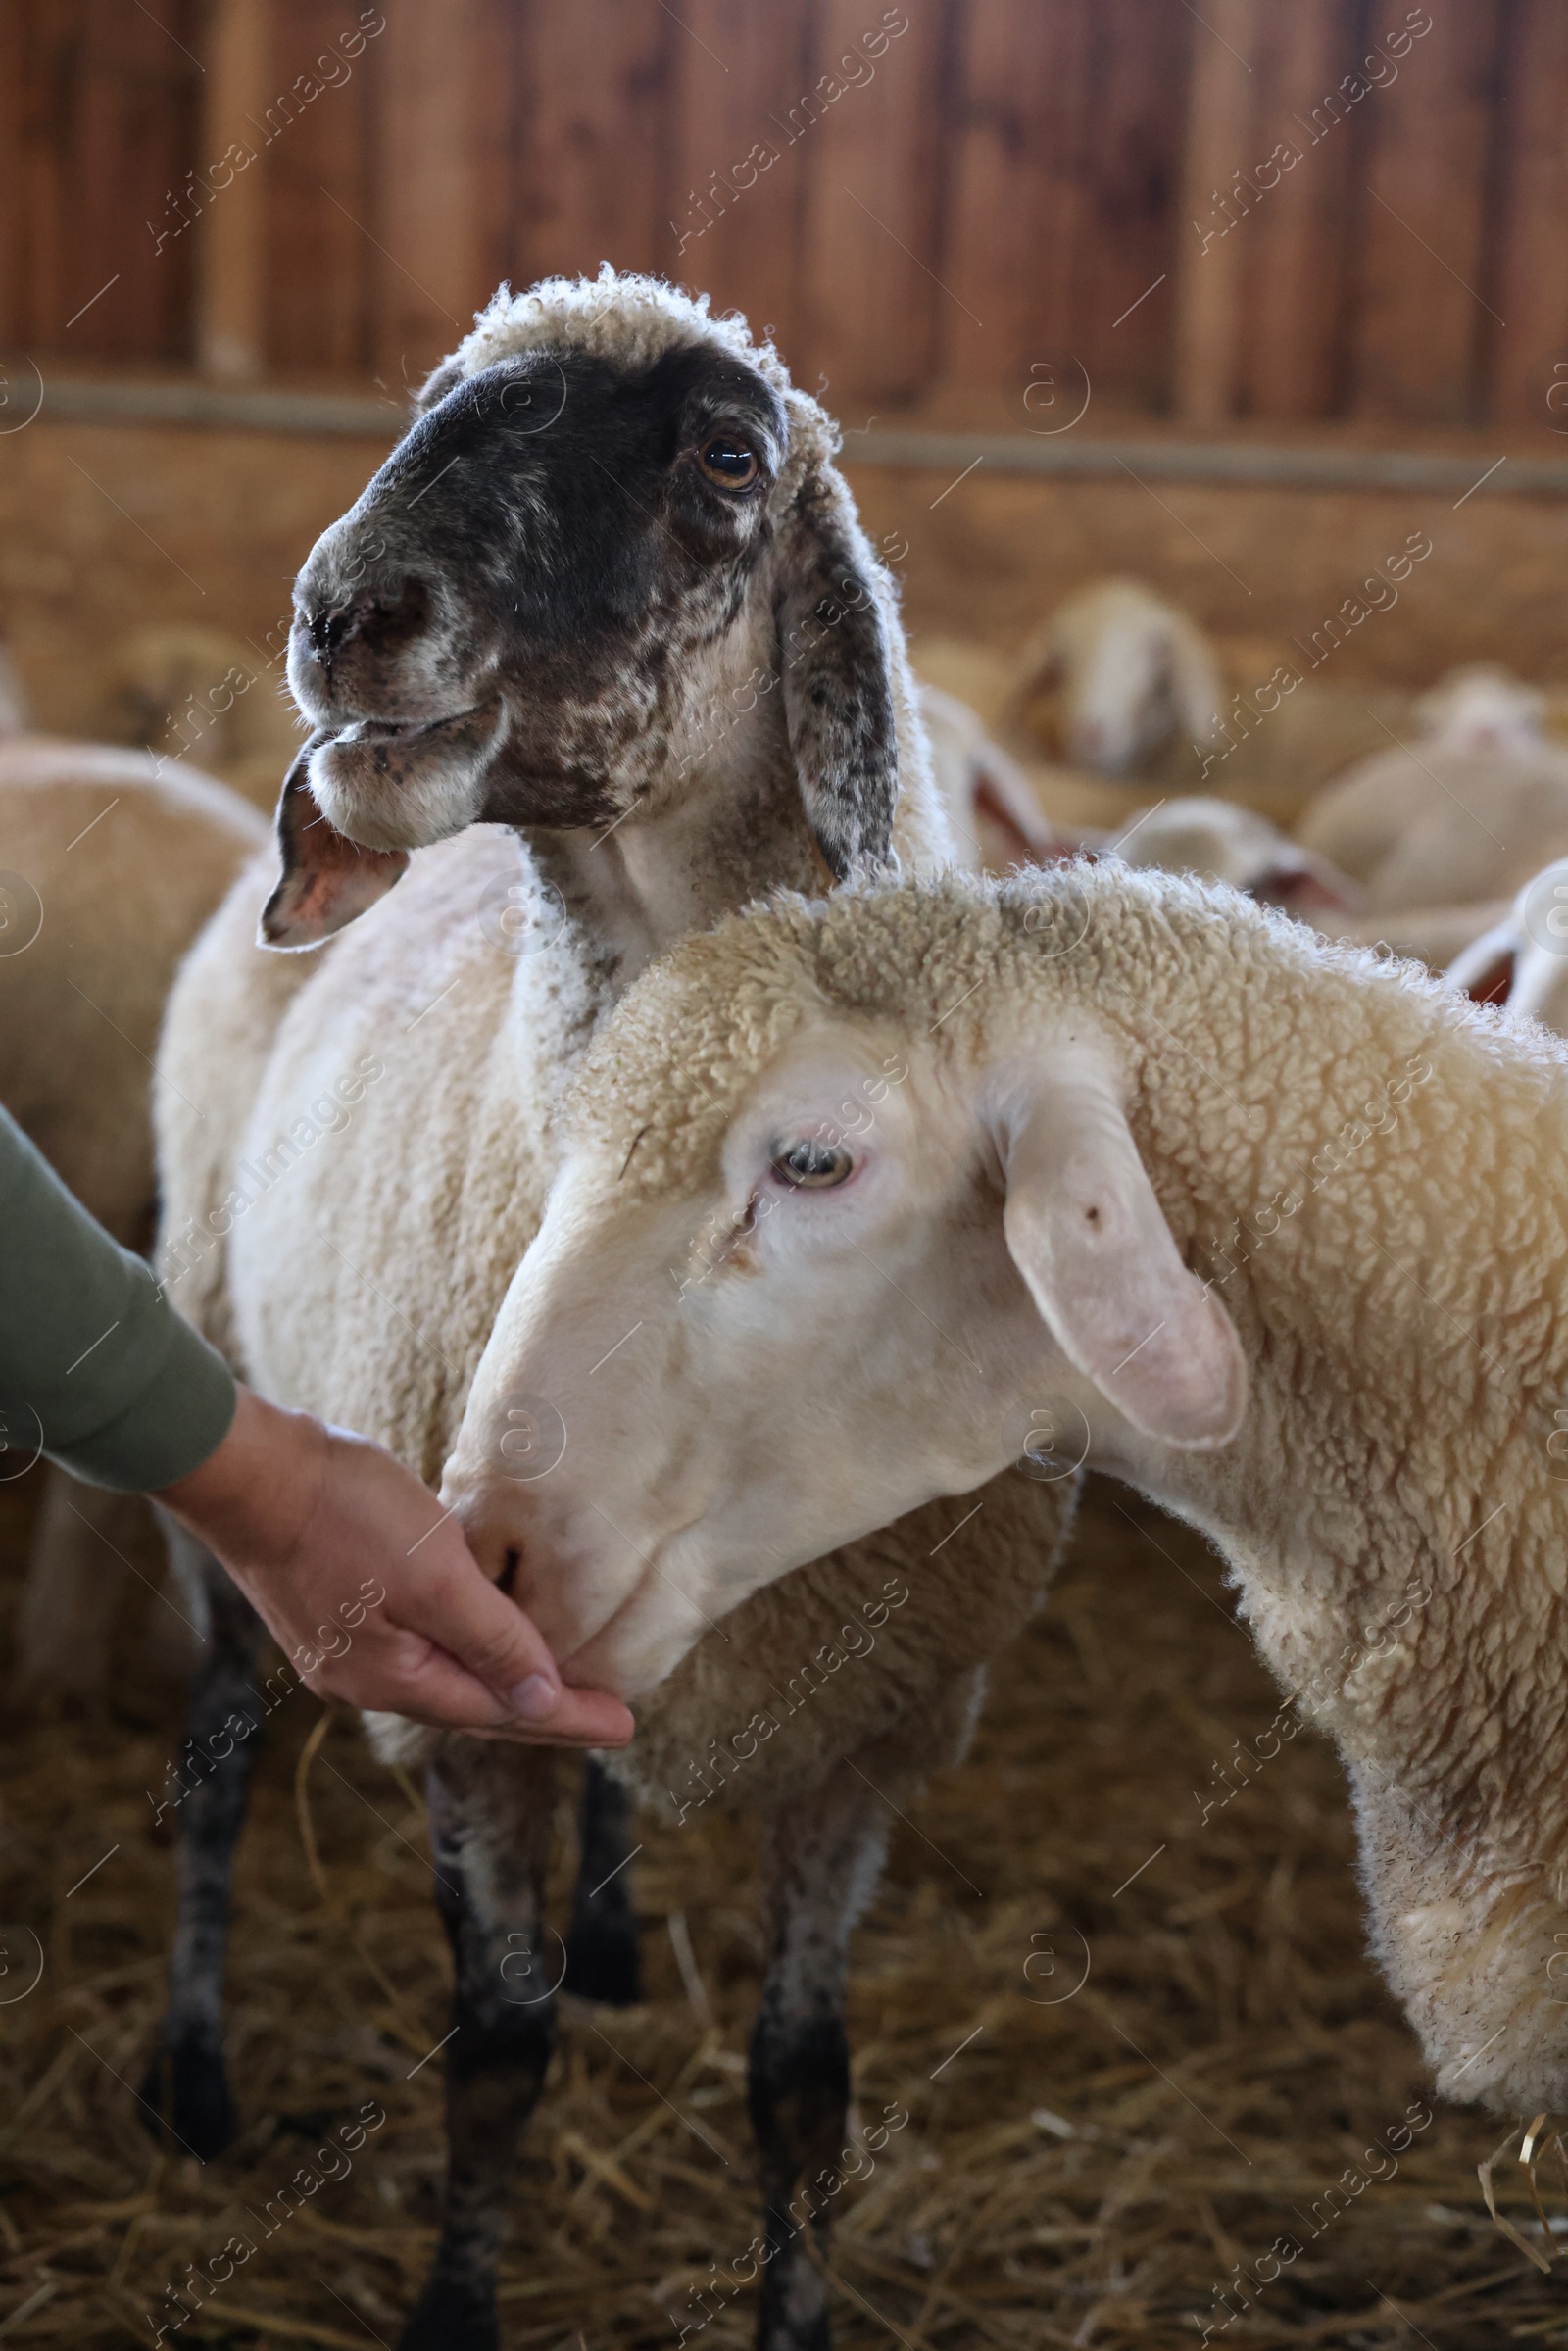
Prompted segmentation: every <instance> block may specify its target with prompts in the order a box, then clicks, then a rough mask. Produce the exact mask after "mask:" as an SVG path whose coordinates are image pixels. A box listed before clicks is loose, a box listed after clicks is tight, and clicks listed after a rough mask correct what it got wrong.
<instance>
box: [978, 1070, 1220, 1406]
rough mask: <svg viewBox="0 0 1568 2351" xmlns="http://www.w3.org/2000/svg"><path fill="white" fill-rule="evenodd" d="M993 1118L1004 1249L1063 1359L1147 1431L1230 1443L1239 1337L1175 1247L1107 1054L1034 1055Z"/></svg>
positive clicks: (1215, 1301) (1214, 1299)
mask: <svg viewBox="0 0 1568 2351" xmlns="http://www.w3.org/2000/svg"><path fill="white" fill-rule="evenodd" d="M993 1123H994V1132H995V1135H996V1141H997V1145H998V1150H999V1152H1000V1155H1001V1157H1002V1161H1003V1165H1004V1167H1005V1172H1006V1180H1007V1205H1006V1211H1005V1220H1004V1229H1005V1234H1006V1240H1007V1248H1008V1249H1009V1251H1010V1252H1011V1256H1012V1260H1013V1263H1014V1264H1015V1265H1016V1266H1017V1268H1018V1271H1019V1272H1020V1273H1021V1274H1022V1276H1023V1278H1024V1280H1025V1282H1026V1283H1027V1284H1028V1286H1029V1292H1030V1295H1031V1297H1032V1298H1033V1299H1034V1301H1035V1304H1036V1305H1037V1306H1038V1308H1039V1309H1040V1313H1041V1316H1042V1318H1043V1319H1044V1320H1045V1322H1046V1323H1047V1324H1049V1326H1050V1328H1051V1331H1052V1333H1053V1335H1054V1338H1055V1340H1056V1342H1057V1344H1058V1345H1059V1346H1060V1347H1061V1348H1062V1349H1063V1351H1064V1352H1065V1354H1066V1355H1067V1357H1068V1359H1069V1360H1070V1361H1071V1362H1072V1363H1073V1364H1075V1365H1076V1366H1077V1368H1078V1370H1080V1371H1081V1372H1083V1373H1084V1374H1085V1375H1086V1376H1087V1377H1088V1378H1089V1379H1091V1380H1093V1382H1094V1384H1095V1386H1096V1387H1097V1388H1098V1389H1099V1390H1100V1393H1101V1394H1102V1396H1104V1397H1106V1399H1107V1400H1108V1401H1109V1402H1110V1403H1112V1404H1114V1406H1115V1407H1116V1409H1117V1411H1118V1412H1120V1413H1121V1414H1122V1415H1123V1417H1124V1418H1125V1419H1127V1420H1130V1421H1131V1422H1132V1424H1133V1426H1134V1428H1135V1429H1141V1430H1143V1432H1144V1434H1145V1435H1146V1436H1149V1437H1157V1438H1159V1439H1161V1440H1162V1441H1163V1442H1164V1443H1165V1444H1167V1445H1179V1446H1181V1447H1183V1448H1184V1449H1189V1450H1206V1449H1207V1448H1209V1447H1212V1446H1214V1445H1224V1444H1226V1443H1227V1442H1228V1441H1229V1440H1230V1439H1231V1438H1232V1437H1234V1436H1235V1434H1236V1432H1237V1429H1238V1428H1239V1427H1240V1426H1241V1420H1242V1415H1243V1413H1244V1411H1245V1410H1246V1407H1247V1362H1246V1358H1245V1356H1244V1355H1243V1353H1242V1345H1241V1341H1240V1340H1239V1339H1238V1338H1237V1336H1236V1330H1235V1326H1234V1324H1233V1323H1232V1322H1231V1319H1230V1317H1229V1315H1228V1314H1226V1313H1225V1311H1224V1309H1223V1308H1222V1307H1221V1305H1220V1304H1219V1301H1218V1299H1217V1298H1214V1296H1213V1295H1212V1293H1211V1292H1210V1291H1208V1290H1206V1289H1205V1288H1204V1287H1203V1285H1202V1284H1201V1282H1200V1281H1199V1279H1198V1277H1197V1276H1196V1275H1195V1274H1192V1273H1189V1271H1188V1270H1187V1267H1186V1266H1185V1265H1184V1264H1183V1263H1182V1261H1181V1258H1180V1256H1179V1254H1178V1253H1177V1249H1176V1244H1175V1242H1174V1241H1173V1240H1172V1239H1171V1234H1170V1227H1169V1226H1168V1225H1167V1224H1166V1222H1165V1219H1164V1216H1163V1215H1162V1213H1161V1211H1160V1206H1159V1202H1158V1200H1156V1199H1155V1198H1154V1191H1153V1186H1152V1184H1151V1183H1150V1181H1149V1178H1148V1176H1147V1175H1146V1174H1145V1172H1144V1166H1143V1162H1142V1160H1141V1159H1140V1158H1139V1156H1138V1149H1137V1146H1136V1145H1135V1143H1134V1142H1133V1138H1132V1133H1131V1130H1130V1129H1129V1127H1128V1125H1127V1121H1126V1119H1125V1117H1124V1116H1123V1115H1122V1110H1121V1105H1120V1102H1118V1101H1117V1098H1116V1088H1115V1084H1114V1080H1113V1076H1112V1072H1111V1070H1110V1068H1109V1065H1108V1063H1107V1062H1106V1061H1105V1060H1104V1059H1103V1058H1102V1057H1101V1056H1099V1055H1095V1054H1091V1053H1077V1054H1075V1055H1073V1056H1072V1057H1070V1058H1069V1059H1068V1060H1066V1061H1065V1062H1063V1061H1062V1060H1060V1059H1059V1057H1055V1058H1054V1065H1053V1067H1052V1068H1051V1069H1050V1070H1049V1071H1048V1070H1046V1069H1044V1068H1043V1067H1041V1066H1040V1065H1038V1064H1036V1065H1035V1066H1033V1067H1032V1068H1030V1069H1029V1070H1027V1071H1026V1072H1025V1074H1024V1075H1023V1077H1022V1078H1021V1079H1020V1080H1019V1081H1018V1082H1017V1083H1016V1084H1015V1085H1014V1086H1012V1087H1011V1088H1009V1089H1008V1091H1007V1093H1006V1097H1005V1102H1004V1104H1003V1106H1002V1107H1001V1108H1000V1109H999V1110H998V1111H997V1113H996V1115H995V1119H994V1122H993Z"/></svg>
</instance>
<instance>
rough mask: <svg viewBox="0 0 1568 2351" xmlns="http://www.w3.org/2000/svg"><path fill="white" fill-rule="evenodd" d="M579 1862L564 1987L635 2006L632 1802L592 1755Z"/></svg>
mask: <svg viewBox="0 0 1568 2351" xmlns="http://www.w3.org/2000/svg"><path fill="white" fill-rule="evenodd" d="M580 1817H581V1823H582V1834H581V1855H582V1857H581V1859H580V1861H579V1862H578V1864H577V1888H576V1892H575V1894H574V1895H573V1897H572V1905H571V1926H570V1929H569V1931H568V1933H567V1935H566V1980H565V1988H566V1990H567V1991H569V1992H575V1993H576V1994H577V1995H578V1997H579V1998H580V1999H584V2000H604V2001H606V2002H607V2003H608V2004H609V2005H610V2006H611V2007H612V2008H631V2007H633V2006H635V2004H636V2003H637V2001H639V2000H640V1999H641V1998H642V1996H643V1995H642V1976H641V1971H640V1969H639V1967H638V1964H637V1913H636V1911H635V1909H634V1908H633V1906H632V1898H631V1871H630V1869H629V1868H628V1867H627V1864H628V1863H629V1862H630V1860H631V1856H632V1852H633V1849H634V1848H633V1846H632V1844H631V1842H630V1837H629V1824H630V1820H631V1798H630V1797H629V1796H628V1795H627V1793H626V1790H625V1789H624V1788H622V1787H621V1786H620V1784H619V1782H618V1781H616V1780H613V1779H612V1777H611V1775H610V1773H609V1772H608V1771H607V1770H606V1769H605V1767H604V1765H603V1764H602V1763H598V1762H596V1761H595V1759H594V1757H593V1756H592V1755H590V1756H589V1757H588V1760H587V1762H586V1764H585V1765H584V1767H583V1780H582V1812H581V1816H580Z"/></svg>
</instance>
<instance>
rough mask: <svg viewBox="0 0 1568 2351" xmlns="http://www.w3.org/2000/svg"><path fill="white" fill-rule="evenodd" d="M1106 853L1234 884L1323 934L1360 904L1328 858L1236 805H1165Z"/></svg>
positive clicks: (1137, 821)
mask: <svg viewBox="0 0 1568 2351" xmlns="http://www.w3.org/2000/svg"><path fill="white" fill-rule="evenodd" d="M1103 847H1104V854H1105V855H1106V856H1108V857H1120V858H1121V860H1122V862H1123V863H1124V864H1127V865H1138V866H1158V867H1159V868H1160V869H1161V870H1162V871H1164V872H1166V873H1197V874H1201V875H1203V876H1204V877H1206V878H1207V879H1208V880H1210V881H1220V882H1229V883H1230V885H1231V887H1232V888H1233V889H1236V890H1245V891H1246V892H1247V893H1248V895H1249V897H1250V898H1255V899H1258V900H1260V901H1261V902H1262V903H1263V904H1264V905H1265V906H1283V907H1284V908H1285V909H1286V911H1287V912H1288V913H1291V914H1299V915H1300V916H1301V917H1302V919H1303V920H1308V921H1311V922H1313V923H1316V924H1317V925H1318V926H1319V927H1320V928H1322V927H1324V926H1325V925H1327V926H1329V927H1333V925H1334V924H1335V923H1336V922H1337V920H1338V917H1339V916H1340V915H1341V914H1342V913H1343V912H1346V911H1348V909H1350V908H1351V907H1353V906H1355V905H1356V904H1357V900H1358V893H1357V891H1356V888H1355V885H1354V883H1353V882H1351V881H1349V880H1348V877H1347V876H1346V875H1345V874H1343V873H1341V872H1339V871H1338V870H1337V868H1336V867H1335V866H1333V865H1332V864H1331V863H1330V862H1329V860H1328V858H1327V857H1319V856H1317V855H1316V854H1315V853H1314V852H1313V851H1312V850H1309V849H1303V848H1302V847H1301V845H1300V843H1299V842H1298V841H1293V840H1292V839H1291V838H1290V836H1289V834H1287V833H1282V832H1281V831H1280V829H1279V827H1278V825H1275V824H1271V823H1270V822H1269V820H1268V818H1267V817H1266V816H1259V815H1257V814H1256V813H1255V811H1254V810H1253V809H1251V808H1240V807H1238V806H1237V804H1236V803H1235V802H1234V801H1229V800H1207V799H1203V798H1201V797H1195V798H1192V799H1186V800H1168V801H1164V802H1161V803H1159V804H1158V805H1157V806H1155V807H1154V808H1148V809H1146V810H1145V811H1144V813H1143V814H1142V815H1141V816H1136V817H1135V818H1134V819H1133V821H1132V823H1131V824H1129V825H1127V826H1126V827H1125V828H1124V829H1123V830H1122V831H1120V832H1118V833H1116V834H1113V835H1112V836H1111V837H1110V839H1108V840H1107V841H1106V842H1105V843H1104V845H1103Z"/></svg>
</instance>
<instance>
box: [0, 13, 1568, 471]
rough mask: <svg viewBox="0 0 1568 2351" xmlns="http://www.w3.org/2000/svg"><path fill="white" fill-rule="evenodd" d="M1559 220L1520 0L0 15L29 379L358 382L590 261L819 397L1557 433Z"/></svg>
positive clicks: (1560, 178)
mask: <svg viewBox="0 0 1568 2351" xmlns="http://www.w3.org/2000/svg"><path fill="white" fill-rule="evenodd" d="M241 156H243V157H245V158H246V159H247V160H245V161H244V162H239V161H236V160H234V159H236V158H238V157H241ZM225 159H227V160H225ZM1565 211H1568V10H1565V8H1564V6H1563V0H1465V4H1464V6H1463V7H1462V8H1460V7H1455V6H1453V5H1452V4H1451V0H1446V4H1445V0H1433V6H1432V7H1431V8H1430V9H1428V8H1427V7H1425V6H1421V5H1416V6H1411V5H1409V0H1207V5H1206V6H1205V7H1204V8H1203V10H1202V11H1201V12H1199V11H1195V10H1193V9H1191V8H1189V7H1187V6H1186V5H1185V0H897V4H896V5H893V6H886V7H884V5H883V0H767V5H765V6H764V5H761V4H760V0H668V4H667V5H666V0H439V5H433V4H432V0H374V4H373V5H366V6H361V5H360V0H148V4H147V5H145V6H143V5H141V0H137V5H135V6H131V5H128V4H127V0H0V349H5V350H11V351H25V352H27V353H29V354H31V355H32V356H34V357H35V358H37V359H38V360H39V361H40V363H41V364H47V363H50V362H53V363H54V364H57V365H60V366H66V365H70V364H86V363H91V364H110V365H117V366H133V365H136V364H141V365H143V366H145V365H147V364H152V363H157V364H172V365H176V366H177V365H181V364H184V365H190V366H198V367H202V368H203V369H204V370H206V371H208V372H210V373H214V374H218V375H224V374H226V375H230V376H243V375H247V374H250V375H264V376H272V377H278V378H284V379H286V378H289V377H295V378H301V379H306V378H308V379H310V380H313V381H317V382H331V381H343V382H350V381H354V382H363V381H365V380H366V379H368V378H377V379H379V380H380V381H381V382H382V383H383V384H385V385H387V386H388V387H389V388H391V389H393V390H396V389H398V388H399V387H400V386H401V384H403V383H404V382H408V381H416V380H417V378H418V377H419V375H420V374H421V373H422V372H423V371H424V369H425V368H426V367H429V366H430V365H431V364H432V363H433V362H434V361H435V360H436V359H437V358H438V357H439V356H440V355H441V354H442V353H443V352H444V351H446V350H447V349H449V348H450V346H451V344H452V342H453V341H454V339H455V337H456V335H457V333H458V331H459V328H460V325H461V324H462V323H463V322H466V319H467V318H468V316H469V315H470V314H471V312H472V310H473V309H474V307H475V306H476V304H478V303H479V302H481V301H482V300H483V299H484V297H485V295H486V293H487V292H488V291H489V290H490V288H492V287H493V286H494V285H495V284H496V282H497V281H498V280H499V279H500V278H502V277H509V278H510V279H511V280H512V281H513V282H514V283H517V284H521V283H526V282H527V281H528V280H529V279H531V278H533V277H535V276H538V275H540V274H541V273H543V272H545V271H547V270H553V269H564V270H572V271H576V270H581V269H594V268H595V267H596V266H597V265H598V263H599V262H600V261H601V260H602V259H604V258H609V259H610V260H612V261H613V262H614V263H615V264H616V265H617V266H618V267H620V268H637V269H655V270H659V271H662V272H665V273H668V274H670V275H673V276H677V277H680V278H682V279H683V280H684V281H685V282H687V283H689V284H691V285H693V286H697V287H703V288H706V289H707V290H709V291H710V292H711V295H712V297H713V299H714V302H715V304H716V305H718V306H719V307H724V306H727V305H730V304H734V305H737V306H739V307H741V308H743V309H744V310H745V311H746V312H747V313H748V315H749V316H750V317H751V318H753V320H754V322H757V323H764V322H765V323H766V324H768V325H770V326H771V327H772V328H773V330H774V332H775V334H776V335H777V338H778V340H779V343H780V345H781V348H782V349H783V350H784V352H785V353H786V355H787V357H788V358H789V360H790V361H791V364H792V366H793V367H795V369H796V371H797V373H798V374H799V376H800V377H801V379H802V380H803V381H804V382H806V383H809V384H817V383H819V382H825V384H826V386H827V391H828V397H829V398H830V400H831V401H832V403H833V404H834V405H835V406H836V407H837V408H838V410H839V411H840V413H841V414H842V415H843V416H844V417H845V419H846V421H848V422H852V423H856V424H858V423H863V421H864V420H865V417H866V416H868V415H871V414H875V415H878V416H881V417H883V418H884V419H886V418H888V417H889V416H891V415H894V414H909V413H918V414H924V415H926V416H931V417H933V418H936V419H938V420H940V421H942V422H946V423H952V424H969V425H972V426H974V427H976V428H978V429H990V430H1005V429H1007V428H1008V427H1009V426H1010V427H1011V428H1012V429H1015V430H1016V429H1020V428H1022V427H1025V426H1030V427H1033V428H1034V429H1039V428H1040V425H1041V420H1042V417H1043V416H1045V415H1046V414H1047V413H1048V412H1049V411H1050V409H1051V405H1052V402H1051V394H1050V392H1049V391H1045V392H1043V391H1042V386H1043V385H1045V386H1050V385H1054V384H1055V385H1060V386H1061V387H1062V389H1063V390H1064V388H1065V378H1064V376H1063V369H1064V368H1065V369H1067V370H1069V371H1070V370H1071V369H1073V368H1076V369H1079V370H1082V371H1083V372H1084V373H1086V374H1087V377H1088V379H1089V381H1090V382H1091V383H1092V385H1093V388H1094V395H1095V399H1096V400H1097V401H1098V402H1099V403H1100V407H1101V412H1102V414H1109V415H1111V416H1116V415H1126V414H1129V413H1133V414H1136V413H1145V414H1151V415H1161V414H1166V415H1169V414H1174V415H1176V416H1181V417H1185V418H1187V419H1190V420H1192V421H1194V422H1197V423H1201V424H1206V425H1213V424H1216V423H1218V422H1221V421H1223V420H1224V419H1226V418H1228V417H1231V416H1252V417H1259V418H1270V419H1280V420H1282V421H1283V420H1293V419H1329V418H1345V419H1350V420H1354V419H1367V420H1371V421H1376V422H1378V423H1381V424H1431V425H1438V426H1442V425H1458V424H1466V423H1477V422H1482V421H1485V420H1487V419H1489V418H1494V417H1495V418H1497V419H1499V420H1507V421H1509V422H1511V423H1527V422H1531V421H1534V422H1535V423H1537V424H1539V425H1540V426H1542V427H1543V429H1546V428H1548V427H1549V428H1550V429H1552V430H1557V429H1560V428H1568V237H1565V235H1564V217H1565ZM100 288H103V289H106V290H103V291H99V289H100ZM83 304H88V305H89V306H90V307H88V308H86V309H85V310H83V309H82V307H81V306H82V305H83ZM1559 366H1560V367H1561V372H1560V374H1559V373H1558V372H1556V370H1557V369H1558V367H1559ZM1553 386H1556V387H1558V390H1557V394H1556V396H1555V397H1553ZM1548 401H1549V402H1550V406H1549V407H1548ZM1064 413H1065V410H1064V409H1063V410H1062V411H1061V414H1064ZM1059 420H1060V416H1059V415H1058V416H1053V418H1052V421H1059Z"/></svg>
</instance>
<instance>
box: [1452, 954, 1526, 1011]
mask: <svg viewBox="0 0 1568 2351" xmlns="http://www.w3.org/2000/svg"><path fill="white" fill-rule="evenodd" d="M1517 960H1518V958H1517V957H1516V956H1515V955H1514V952H1513V949H1512V948H1511V947H1510V948H1506V949H1504V951H1503V953H1502V954H1501V955H1498V957H1497V959H1496V961H1495V963H1489V964H1488V965H1487V968H1486V970H1485V971H1481V972H1478V973H1477V974H1476V976H1475V978H1474V979H1473V980H1472V981H1471V982H1470V985H1469V987H1468V988H1467V989H1466V990H1465V994H1466V996H1468V998H1469V999H1470V1002H1471V1003H1472V1004H1506V1003H1507V1001H1508V999H1509V997H1510V996H1511V995H1512V993H1513V975H1514V967H1515V964H1516V962H1517Z"/></svg>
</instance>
